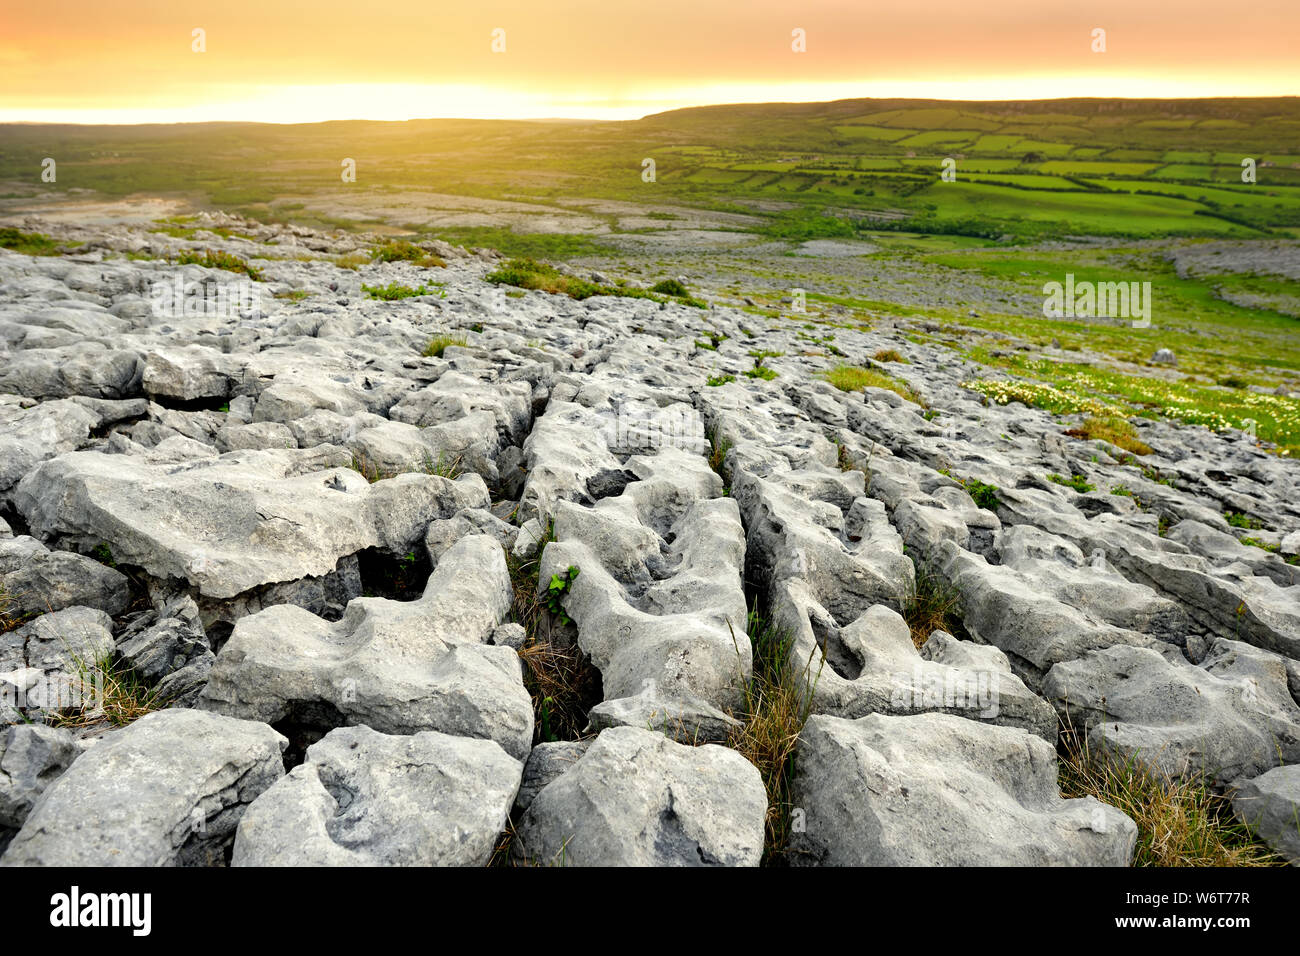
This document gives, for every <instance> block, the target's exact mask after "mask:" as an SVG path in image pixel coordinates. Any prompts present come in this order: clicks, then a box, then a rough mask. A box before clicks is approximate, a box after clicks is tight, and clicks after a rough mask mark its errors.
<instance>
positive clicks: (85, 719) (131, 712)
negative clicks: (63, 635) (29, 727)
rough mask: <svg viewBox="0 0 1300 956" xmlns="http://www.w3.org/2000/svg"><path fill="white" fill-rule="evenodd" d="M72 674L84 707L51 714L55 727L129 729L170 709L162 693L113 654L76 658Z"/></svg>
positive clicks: (49, 717)
mask: <svg viewBox="0 0 1300 956" xmlns="http://www.w3.org/2000/svg"><path fill="white" fill-rule="evenodd" d="M71 664H72V674H73V675H74V679H75V681H76V683H77V684H78V685H79V686H80V689H81V694H80V696H81V704H80V706H78V707H73V708H68V709H66V710H61V711H58V712H56V713H52V714H49V715H48V718H47V719H48V721H49V723H50V724H52V725H54V726H55V727H69V728H79V727H92V726H95V725H97V724H100V723H103V722H104V721H107V722H108V723H109V724H111V725H112V726H114V727H125V726H126V725H127V724H129V723H132V722H134V721H137V720H139V719H140V718H141V717H143V716H144V715H145V714H148V713H152V712H153V711H155V710H161V709H163V708H164V707H166V706H167V703H168V702H167V701H166V700H164V699H163V698H162V697H161V696H160V695H159V694H158V691H157V690H156V689H155V688H153V687H150V686H149V685H148V684H146V683H145V681H144V680H143V678H141V677H140V675H139V674H137V673H136V672H135V671H134V670H133V669H131V668H129V667H126V666H124V665H122V664H121V663H119V662H117V661H115V660H114V659H113V655H112V654H111V653H109V654H106V655H104V656H103V657H100V658H98V659H96V660H93V661H90V660H83V659H81V658H77V657H74V658H73V659H72V661H71Z"/></svg>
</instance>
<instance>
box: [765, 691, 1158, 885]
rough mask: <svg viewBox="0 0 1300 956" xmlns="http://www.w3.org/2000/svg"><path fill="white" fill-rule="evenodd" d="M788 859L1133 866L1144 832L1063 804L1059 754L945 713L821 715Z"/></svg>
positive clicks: (808, 747)
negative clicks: (1058, 776)
mask: <svg viewBox="0 0 1300 956" xmlns="http://www.w3.org/2000/svg"><path fill="white" fill-rule="evenodd" d="M796 767H797V769H796V772H795V783H794V792H793V797H792V799H793V802H794V805H795V806H797V807H799V808H800V809H802V810H803V811H804V817H803V819H802V821H801V823H802V829H800V828H796V829H795V832H794V834H793V835H792V838H791V856H790V859H791V861H792V862H794V863H798V864H804V865H809V864H815V865H821V866H1050V865H1055V866H1124V865H1127V863H1128V862H1129V858H1130V857H1131V855H1132V853H1133V845H1134V842H1135V840H1136V837H1137V827H1136V826H1135V825H1134V824H1133V821H1132V820H1130V819H1129V818H1128V817H1126V816H1125V815H1124V814H1123V813H1121V812H1119V811H1118V810H1116V809H1115V808H1113V807H1109V806H1106V805H1105V804H1103V803H1100V802H1099V801H1097V800H1094V799H1092V798H1091V797H1087V798H1084V799H1079V800H1065V799H1063V798H1062V797H1061V795H1060V793H1059V791H1058V790H1057V786H1056V752H1055V750H1054V748H1053V746H1052V745H1051V744H1048V743H1046V742H1045V741H1043V740H1042V739H1040V738H1039V737H1036V736H1034V735H1032V734H1028V733H1026V732H1025V731H1023V730H1017V729H1014V728H1010V727H994V726H989V725H982V724H979V723H976V722H975V721H971V720H965V719H964V718H961V717H955V716H952V715H948V714H919V715H916V716H911V717H887V716H883V715H880V714H873V715H871V716H868V717H863V718H860V719H858V720H845V719H843V718H840V717H830V716H825V715H815V716H813V717H812V718H810V719H809V721H808V723H807V724H806V725H805V726H804V730H803V733H802V734H800V737H799V744H798V751H797V755H796Z"/></svg>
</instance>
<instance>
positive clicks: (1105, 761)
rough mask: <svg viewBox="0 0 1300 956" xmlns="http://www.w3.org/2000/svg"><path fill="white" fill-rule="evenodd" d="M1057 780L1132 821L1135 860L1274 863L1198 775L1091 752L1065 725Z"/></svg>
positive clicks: (1070, 792)
mask: <svg viewBox="0 0 1300 956" xmlns="http://www.w3.org/2000/svg"><path fill="white" fill-rule="evenodd" d="M1058 751H1059V753H1060V760H1061V763H1060V786H1061V793H1062V794H1063V795H1064V796H1066V797H1084V796H1090V797H1096V798H1097V799H1098V800H1100V801H1101V802H1102V803H1108V804H1110V805H1111V806H1112V807H1116V808H1117V809H1119V810H1122V811H1124V813H1126V814H1128V815H1129V816H1130V817H1131V818H1132V819H1133V822H1134V823H1136V824H1137V828H1138V836H1137V846H1136V848H1135V850H1134V854H1133V865H1134V866H1281V865H1284V864H1285V863H1286V861H1285V860H1283V859H1282V858H1281V857H1280V856H1278V855H1277V854H1276V853H1274V852H1273V851H1272V850H1270V849H1269V847H1268V846H1267V845H1266V844H1264V843H1263V842H1261V841H1260V840H1257V839H1256V838H1254V837H1253V836H1251V834H1250V831H1249V830H1248V829H1247V828H1246V826H1245V825H1244V824H1243V823H1241V822H1240V821H1238V820H1237V819H1236V818H1235V817H1234V816H1233V813H1232V806H1231V805H1230V803H1229V801H1228V798H1227V797H1226V796H1222V795H1220V794H1217V793H1215V792H1214V791H1213V790H1211V789H1210V788H1209V787H1208V786H1207V784H1206V783H1205V781H1204V780H1201V779H1175V778H1172V777H1169V776H1166V775H1165V774H1163V773H1161V772H1160V771H1158V770H1154V769H1151V768H1148V767H1146V766H1144V765H1142V764H1139V763H1137V762H1136V761H1135V760H1133V759H1132V758H1130V759H1128V760H1126V761H1123V762H1121V761H1119V760H1117V759H1116V758H1114V757H1111V756H1109V755H1106V754H1101V753H1094V752H1092V751H1091V750H1090V749H1089V747H1088V744H1087V740H1086V739H1084V740H1083V741H1082V742H1081V741H1080V738H1079V736H1078V735H1077V734H1076V733H1075V732H1074V731H1073V730H1072V729H1070V728H1067V729H1066V730H1065V731H1063V732H1062V734H1061V744H1060V746H1059V747H1058Z"/></svg>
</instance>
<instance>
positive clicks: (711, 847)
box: [511, 727, 767, 866]
mask: <svg viewBox="0 0 1300 956" xmlns="http://www.w3.org/2000/svg"><path fill="white" fill-rule="evenodd" d="M766 815H767V793H766V791H765V789H764V787H763V778H762V777H761V776H760V775H759V772H758V770H757V768H755V767H754V765H753V764H751V763H750V762H749V761H747V760H746V759H745V758H744V757H742V756H741V755H740V754H738V753H737V752H736V751H734V750H729V749H727V748H725V747H719V746H717V745H714V744H706V745H704V746H702V747H689V746H686V745H684V744H679V743H676V742H674V741H672V740H669V739H668V738H667V737H665V736H664V735H663V734H660V733H656V732H654V731H650V730H640V729H637V728H635V727H614V728H611V729H609V730H605V731H602V732H601V734H600V736H599V737H597V738H596V740H595V741H594V742H593V743H592V744H591V745H590V747H589V748H588V749H587V751H586V753H584V754H582V756H581V757H579V759H578V760H577V762H576V763H574V764H573V766H572V767H571V768H570V769H568V770H567V771H565V772H564V773H563V774H561V775H560V776H559V777H557V778H556V779H554V780H553V781H552V782H551V783H549V784H547V785H546V786H545V787H543V788H542V790H541V791H540V792H539V793H538V794H537V795H536V796H535V797H534V798H533V800H532V802H531V803H530V804H529V805H528V809H527V811H526V812H525V813H524V815H523V818H522V819H521V820H520V822H519V824H518V826H517V827H516V831H515V841H514V843H513V846H512V851H511V852H512V853H513V854H514V856H515V859H517V860H521V861H530V862H534V863H541V864H543V865H557V866H757V865H758V862H759V859H760V857H761V856H762V853H763V821H764V819H765V817H766Z"/></svg>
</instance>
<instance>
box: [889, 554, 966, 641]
mask: <svg viewBox="0 0 1300 956" xmlns="http://www.w3.org/2000/svg"><path fill="white" fill-rule="evenodd" d="M913 564H914V565H915V566H916V583H915V584H914V585H913V586H912V588H911V589H910V590H909V591H908V592H907V593H906V594H904V595H903V600H902V605H903V609H902V614H903V620H905V621H906V622H907V627H908V630H910V631H911V632H912V643H913V644H914V645H915V646H916V647H917V649H918V650H919V649H920V648H921V647H922V646H924V644H925V642H926V641H928V640H929V639H930V635H931V634H933V633H934V632H935V631H947V632H948V633H949V634H952V635H953V636H954V637H959V636H961V634H962V632H963V630H964V629H963V627H962V623H961V613H960V600H961V597H960V595H959V594H958V593H957V590H956V588H954V587H952V585H950V584H949V583H948V582H947V581H945V580H944V579H943V578H942V577H940V576H939V574H938V572H937V571H936V570H935V569H934V568H932V567H931V566H930V565H929V564H925V563H918V562H915V561H914V562H913Z"/></svg>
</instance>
